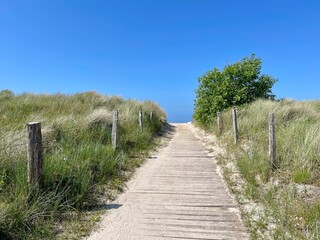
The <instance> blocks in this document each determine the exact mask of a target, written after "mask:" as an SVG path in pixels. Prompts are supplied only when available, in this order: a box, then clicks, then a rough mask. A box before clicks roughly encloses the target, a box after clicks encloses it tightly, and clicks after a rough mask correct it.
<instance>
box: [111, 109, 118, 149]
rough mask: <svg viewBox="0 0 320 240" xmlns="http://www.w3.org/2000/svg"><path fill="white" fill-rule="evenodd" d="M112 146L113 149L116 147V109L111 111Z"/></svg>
mask: <svg viewBox="0 0 320 240" xmlns="http://www.w3.org/2000/svg"><path fill="white" fill-rule="evenodd" d="M112 147H113V149H116V148H117V147H118V111H113V120H112Z"/></svg>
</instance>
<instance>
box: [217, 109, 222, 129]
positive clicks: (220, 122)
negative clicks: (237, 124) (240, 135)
mask: <svg viewBox="0 0 320 240" xmlns="http://www.w3.org/2000/svg"><path fill="white" fill-rule="evenodd" d="M217 123H218V134H220V133H221V132H222V119H221V112H218V113H217Z"/></svg>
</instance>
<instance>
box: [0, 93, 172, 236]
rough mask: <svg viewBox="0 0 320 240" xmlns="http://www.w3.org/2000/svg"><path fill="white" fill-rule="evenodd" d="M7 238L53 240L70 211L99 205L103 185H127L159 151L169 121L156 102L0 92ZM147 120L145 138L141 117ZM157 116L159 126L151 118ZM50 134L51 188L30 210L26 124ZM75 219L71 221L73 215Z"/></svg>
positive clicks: (0, 212) (0, 197) (0, 214)
mask: <svg viewBox="0 0 320 240" xmlns="http://www.w3.org/2000/svg"><path fill="white" fill-rule="evenodd" d="M0 99H1V106H0V125H1V129H0V139H1V140H0V239H52V238H54V237H55V236H56V234H57V232H56V229H55V226H56V223H57V222H59V221H62V220H63V219H64V217H63V216H68V212H74V211H76V212H81V211H82V210H85V209H88V208H91V207H92V206H94V205H95V203H96V197H95V193H96V190H97V189H99V186H101V185H105V184H108V185H109V186H114V187H115V188H117V187H119V186H120V185H123V182H124V181H126V179H127V176H128V174H127V172H130V171H133V170H134V168H135V167H137V166H138V165H139V164H140V163H141V160H140V159H130V157H129V156H131V155H135V156H139V155H141V153H143V152H146V151H148V150H150V149H151V148H152V147H153V146H154V145H153V144H152V143H153V138H154V136H155V134H156V132H157V131H159V130H160V129H161V127H162V126H163V123H164V120H165V118H166V116H165V113H164V112H163V110H162V109H161V108H160V107H159V106H158V105H157V104H154V103H152V102H139V101H136V100H125V99H122V98H121V97H110V96H103V95H99V94H97V93H95V92H87V93H79V94H75V95H63V94H55V95H45V94H43V95H33V94H21V95H16V96H15V95H13V94H12V93H11V92H9V91H2V92H0ZM113 110H118V111H119V120H120V121H119V132H120V137H119V149H118V150H116V151H115V150H113V148H112V146H111V120H112V119H111V117H112V115H111V113H112V111H113ZM139 110H142V111H143V114H144V116H145V117H144V132H143V133H141V132H140V130H139V126H138V111H139ZM151 111H152V112H153V114H154V120H153V121H152V122H150V121H149V119H148V118H147V116H148V115H149V113H150V112H151ZM33 121H39V122H41V123H42V127H43V131H42V132H43V144H44V153H45V168H44V177H45V186H44V189H43V191H42V192H40V193H37V195H36V197H35V198H34V200H33V202H32V203H31V204H30V203H28V194H29V190H28V186H27V182H26V179H27V176H26V173H27V169H26V168H27V166H26V162H27V161H26V157H27V154H26V151H25V149H26V145H25V144H26V137H27V136H26V129H25V125H26V123H27V122H33ZM71 216H72V215H71Z"/></svg>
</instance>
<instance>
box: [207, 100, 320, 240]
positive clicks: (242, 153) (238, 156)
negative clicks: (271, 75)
mask: <svg viewBox="0 0 320 240" xmlns="http://www.w3.org/2000/svg"><path fill="white" fill-rule="evenodd" d="M271 112H274V113H275V123H276V143H277V151H276V155H277V157H276V161H277V168H276V169H275V170H272V167H271V164H270V163H269V159H268V118H269V113H271ZM222 119H223V130H222V132H221V133H220V134H219V133H218V132H217V127H216V120H215V119H213V120H212V122H211V123H210V124H209V125H207V126H202V127H204V128H207V129H208V130H210V131H212V132H214V133H215V134H216V135H218V136H219V140H220V141H221V143H223V144H224V146H225V147H226V149H227V150H228V157H227V158H224V160H222V161H221V162H222V163H223V164H225V165H226V164H228V163H230V162H233V163H234V164H235V166H237V169H238V171H239V172H240V174H241V177H242V178H243V179H244V180H245V182H246V187H245V188H244V191H243V192H242V193H239V194H243V195H245V197H247V198H248V199H251V201H253V202H258V203H262V204H263V205H264V206H265V210H264V213H261V214H260V215H261V216H267V215H272V219H273V221H272V222H273V223H272V225H274V226H273V227H272V232H269V233H268V236H269V237H270V236H271V239H319V237H320V171H319V170H320V169H319V166H320V101H302V102H299V101H294V100H283V101H267V100H259V101H256V102H254V103H252V104H249V105H245V106H241V107H238V124H239V136H240V142H239V144H238V145H237V146H235V145H234V143H233V130H232V114H231V109H228V110H226V111H224V112H223V113H222ZM221 159H222V158H221ZM258 214H259V213H258ZM247 220H248V225H250V226H251V227H252V228H251V231H252V238H253V239H267V237H266V234H265V233H266V231H270V228H268V227H267V225H268V224H270V218H268V217H265V219H260V220H259V221H261V222H260V223H259V222H258V221H257V220H256V219H254V218H253V217H252V216H247ZM263 221H264V223H263V224H262V222H263ZM268 221H269V223H268ZM252 222H255V223H254V224H252Z"/></svg>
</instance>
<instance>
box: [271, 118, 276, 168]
mask: <svg viewBox="0 0 320 240" xmlns="http://www.w3.org/2000/svg"><path fill="white" fill-rule="evenodd" d="M269 160H270V164H271V168H272V169H274V168H275V167H276V134H275V127H274V113H271V114H270V117H269Z"/></svg>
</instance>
